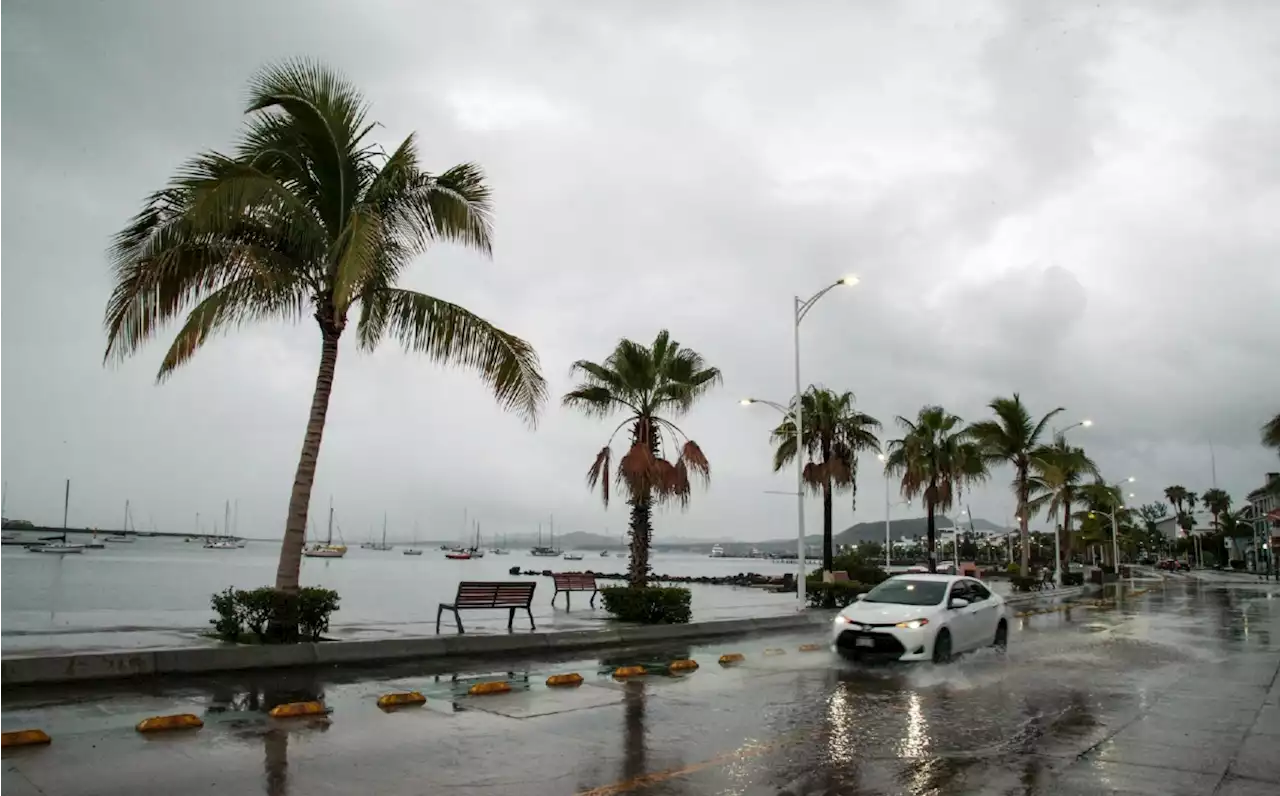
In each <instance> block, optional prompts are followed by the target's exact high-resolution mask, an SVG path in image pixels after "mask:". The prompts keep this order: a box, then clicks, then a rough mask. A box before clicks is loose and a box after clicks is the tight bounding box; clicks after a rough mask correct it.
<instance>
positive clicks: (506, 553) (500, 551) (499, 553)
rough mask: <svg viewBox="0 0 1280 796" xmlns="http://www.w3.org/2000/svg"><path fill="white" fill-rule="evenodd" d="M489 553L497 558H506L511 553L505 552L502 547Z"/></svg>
mask: <svg viewBox="0 0 1280 796" xmlns="http://www.w3.org/2000/svg"><path fill="white" fill-rule="evenodd" d="M489 553H490V554H492V555H495V556H505V555H509V554H510V553H511V551H510V550H503V549H502V548H501V547H495V548H493V549H492V550H490V551H489Z"/></svg>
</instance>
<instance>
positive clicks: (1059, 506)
mask: <svg viewBox="0 0 1280 796" xmlns="http://www.w3.org/2000/svg"><path fill="white" fill-rule="evenodd" d="M1035 464H1036V470H1035V472H1034V474H1033V475H1032V477H1031V483H1030V493H1031V494H1032V495H1033V496H1034V497H1033V498H1032V499H1031V501H1030V503H1029V508H1030V511H1038V510H1040V509H1041V508H1047V509H1048V511H1047V516H1048V517H1049V519H1050V520H1055V521H1056V519H1057V517H1058V515H1059V514H1061V516H1062V536H1061V539H1062V544H1061V548H1062V560H1060V561H1058V563H1057V566H1058V567H1059V568H1060V569H1062V571H1065V568H1064V567H1065V564H1066V562H1068V561H1070V560H1071V553H1072V538H1071V519H1072V517H1071V509H1072V504H1073V503H1074V501H1075V500H1076V499H1077V493H1078V492H1079V489H1080V486H1081V484H1083V483H1084V479H1085V477H1086V476H1092V477H1093V478H1097V476H1098V465H1097V464H1096V463H1094V461H1093V459H1091V458H1089V455H1088V454H1086V453H1085V452H1084V448H1077V447H1074V446H1072V445H1070V444H1068V443H1067V439H1066V436H1065V435H1063V434H1059V435H1057V436H1056V437H1055V438H1054V440H1053V444H1052V445H1050V446H1048V448H1047V449H1046V450H1045V451H1044V452H1043V456H1041V457H1040V458H1038V459H1037V460H1036V461H1035Z"/></svg>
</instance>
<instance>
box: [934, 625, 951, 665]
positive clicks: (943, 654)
mask: <svg viewBox="0 0 1280 796" xmlns="http://www.w3.org/2000/svg"><path fill="white" fill-rule="evenodd" d="M950 660H951V633H949V632H948V631H946V630H940V631H938V637H937V638H936V639H934V640H933V662H934V663H947V662H948V661H950Z"/></svg>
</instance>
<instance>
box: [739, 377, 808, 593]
mask: <svg viewBox="0 0 1280 796" xmlns="http://www.w3.org/2000/svg"><path fill="white" fill-rule="evenodd" d="M738 403H739V404H741V405H743V406H751V405H752V404H760V405H762V406H768V407H771V408H772V409H776V410H777V411H778V412H780V413H781V414H782V416H783V418H785V419H787V420H790V421H791V424H792V425H793V426H794V427H795V429H796V462H797V465H798V467H797V474H796V475H797V477H796V502H797V503H799V504H800V510H799V520H800V522H799V528H798V530H797V533H798V534H799V540H798V549H797V551H796V554H797V562H796V565H797V567H798V570H797V573H796V598H797V600H798V601H799V603H800V610H801V611H803V610H804V607H805V592H806V591H807V590H806V589H805V571H804V563H805V555H804V554H805V543H804V458H803V455H804V451H803V450H802V448H801V445H800V417H799V414H800V413H799V411H795V412H793V411H791V410H790V409H788V408H787V407H785V406H783V405H782V404H780V403H778V402H777V401H766V400H764V399H763V398H743V399H742V400H741V401H738ZM796 408H797V410H798V409H799V403H797V404H796ZM788 494H789V493H788Z"/></svg>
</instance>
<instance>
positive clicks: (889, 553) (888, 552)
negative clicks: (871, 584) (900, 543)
mask: <svg viewBox="0 0 1280 796" xmlns="http://www.w3.org/2000/svg"><path fill="white" fill-rule="evenodd" d="M876 458H877V459H879V460H880V463H881V464H884V463H885V462H887V461H888V457H887V456H885V455H884V454H883V453H877V454H876ZM889 484H890V482H889V473H887V472H886V473H885V474H884V571H885V572H888V571H889V567H891V566H893V534H892V533H891V532H890V530H889V525H890V523H889V518H890V515H891V514H892V511H893V507H894V506H905V505H907V504H909V503H910V502H911V501H910V500H899V501H898V502H897V503H894V502H892V501H891V500H890V498H889Z"/></svg>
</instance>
